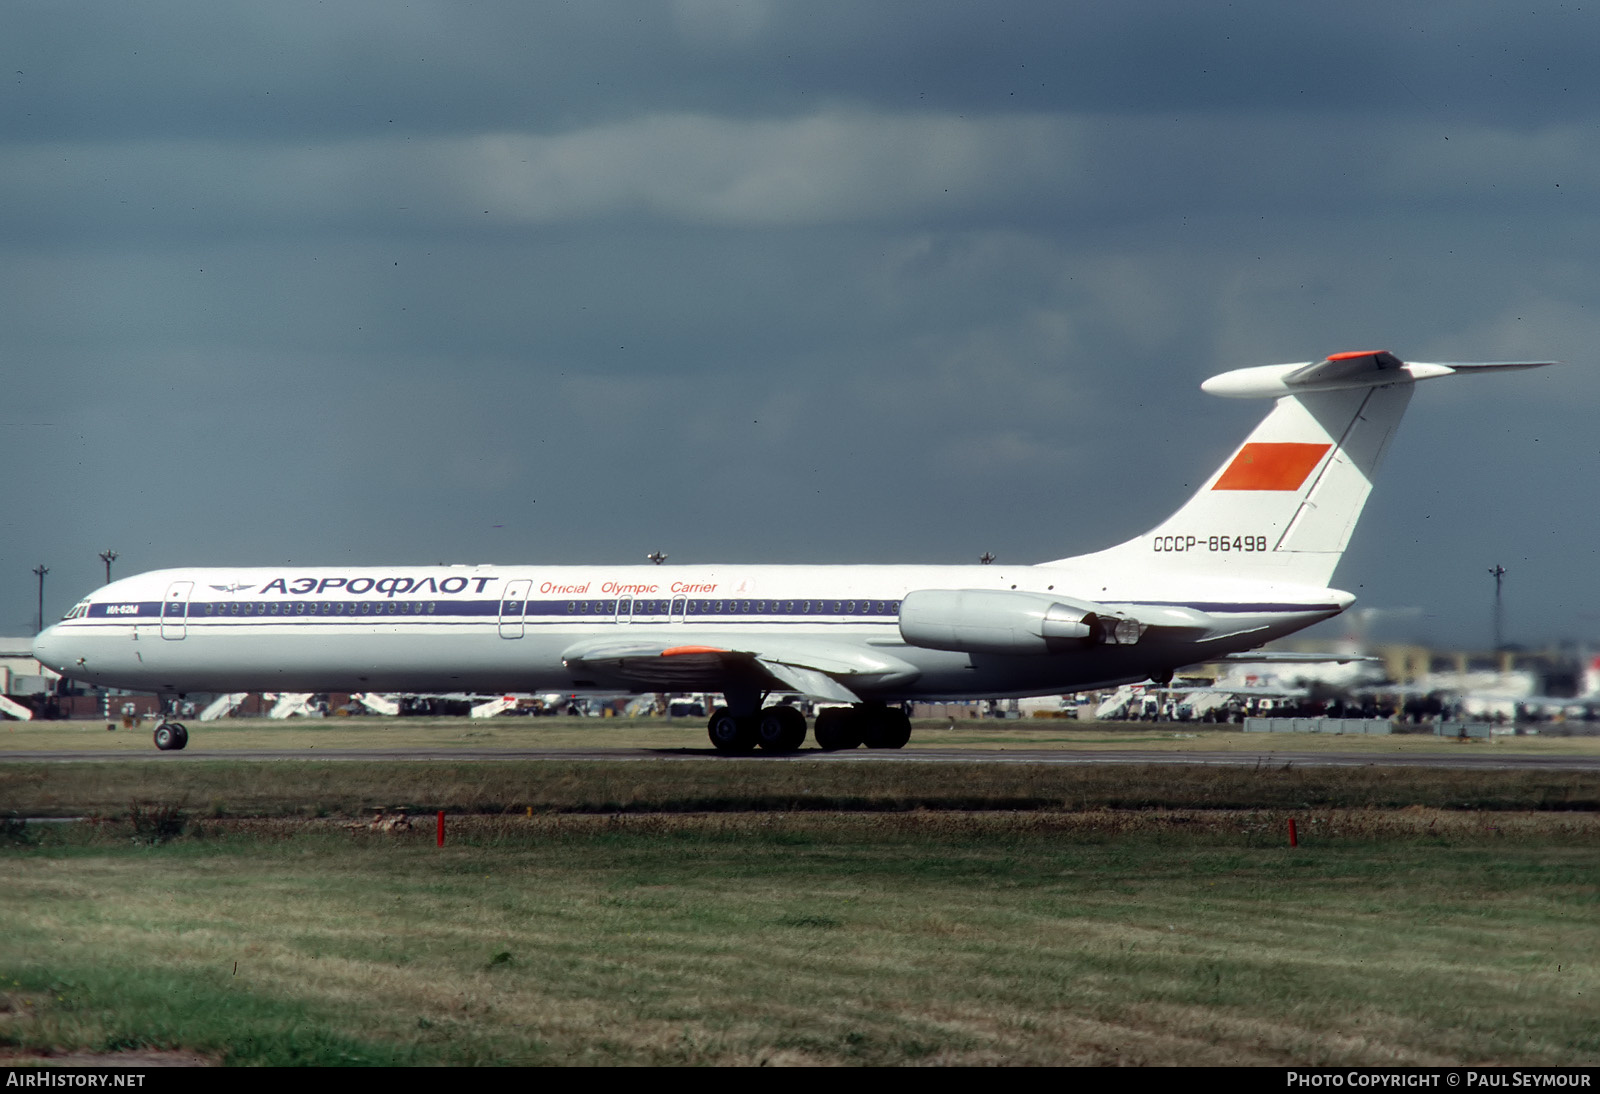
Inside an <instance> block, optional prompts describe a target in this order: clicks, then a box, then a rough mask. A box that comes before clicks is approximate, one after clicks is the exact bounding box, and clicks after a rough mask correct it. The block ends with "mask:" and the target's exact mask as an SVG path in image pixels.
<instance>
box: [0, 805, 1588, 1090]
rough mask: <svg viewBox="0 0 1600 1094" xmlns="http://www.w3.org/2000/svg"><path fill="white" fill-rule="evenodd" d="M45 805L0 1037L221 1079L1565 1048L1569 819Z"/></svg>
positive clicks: (1500, 1057)
mask: <svg viewBox="0 0 1600 1094" xmlns="http://www.w3.org/2000/svg"><path fill="white" fill-rule="evenodd" d="M1283 819H1284V818H1283V817H1282V815H1280V814H1271V813H1263V812H1255V813H1232V812H1229V813H1219V812H1208V813H1192V812H1191V813H1177V812H1155V811H1147V812H1117V811H1089V812H1083V813H1030V814H1014V813H992V814H983V815H969V814H930V813H895V814H872V815H860V814H845V815H828V814H802V815H795V814H725V815H714V816H707V815H686V816H661V815H653V816H651V815H646V816H609V817H607V816H570V815H567V816H560V815H557V816H535V817H533V818H528V817H526V816H524V817H520V818H518V817H509V818H474V819H463V820H459V821H457V822H454V823H453V824H452V828H451V836H450V842H449V843H448V844H447V846H446V847H445V848H443V849H440V848H437V847H435V846H433V838H432V832H431V828H430V827H428V826H424V827H423V828H422V829H421V830H420V831H414V832H410V833H401V834H389V835H377V834H373V833H370V832H366V831H345V830H342V829H340V828H338V827H336V826H333V825H331V824H330V823H329V822H313V821H234V822H228V823H219V822H205V823H204V830H203V831H202V832H201V833H200V834H198V835H195V834H189V835H186V836H183V837H180V838H178V839H175V840H171V841H169V842H165V843H161V844H157V845H150V844H148V843H145V842H136V841H135V838H134V833H133V830H132V829H131V828H130V827H129V826H127V825H126V824H106V825H101V826H94V827H91V826H82V825H80V826H70V827H62V826H55V827H54V828H53V829H51V831H49V832H48V833H47V834H46V835H45V836H43V837H42V840H43V842H41V843H33V844H26V843H17V844H14V845H13V846H12V847H11V848H10V849H9V850H7V851H5V852H3V857H0V863H3V869H4V872H5V876H6V879H7V884H6V885H5V886H4V888H3V890H0V909H3V915H4V917H5V922H6V923H7V930H6V932H5V935H4V938H3V940H0V1000H3V1004H0V1044H5V1045H9V1046H10V1050H11V1051H12V1052H13V1053H18V1054H21V1055H24V1056H26V1055H28V1054H31V1053H38V1052H42V1051H64V1050H69V1049H76V1050H98V1051H104V1050H117V1049H124V1050H138V1049H149V1048H167V1049H184V1050H188V1051H191V1052H195V1053H199V1054H201V1055H203V1056H205V1057H207V1058H210V1059H215V1060H217V1061H219V1062H227V1063H237V1064H250V1063H262V1064H294V1063H316V1064H338V1063H350V1064H362V1063H369V1064H385V1063H387V1064H396V1063H398V1064H425V1063H454V1064H463V1063H562V1064H570V1063H592V1064H630V1063H642V1064H678V1063H686V1064H757V1063H824V1064H826V1063H835V1064H851V1063H859V1064H911V1063H923V1064H927V1063H934V1064H989V1063H1007V1064H1071V1063H1095V1064H1103V1063H1133V1064H1222V1063H1228V1064H1252V1063H1259V1064H1289V1063H1297V1064H1416V1065H1422V1064H1443V1063H1476V1064H1492V1063H1502V1064H1504V1063H1519V1064H1594V1063H1595V1062H1597V1061H1600V1023H1597V1022H1596V1021H1595V1018H1596V1014H1597V1009H1596V1006H1595V1003H1594V1000H1595V998H1596V993H1597V992H1600V969H1597V967H1596V963H1595V957H1594V955H1595V954H1596V952H1600V915H1597V912H1600V900H1597V890H1596V878H1597V870H1600V854H1597V851H1596V846H1597V839H1596V837H1597V836H1600V825H1597V823H1596V822H1597V817H1596V816H1595V815H1594V814H1589V813H1561V814H1557V813H1543V814H1528V813H1521V814H1497V815H1492V816H1489V815H1483V814H1470V813H1461V812H1440V811H1434V810H1410V811H1392V812H1391V811H1385V812H1377V813H1369V812H1365V811H1344V812H1329V813H1321V814H1315V813H1314V814H1302V815H1301V816H1300V818H1299V819H1300V822H1301V831H1302V832H1303V833H1304V839H1303V843H1302V846H1301V847H1300V848H1299V849H1297V850H1294V851H1291V850H1290V849H1288V847H1287V846H1286V845H1285V842H1284V839H1283V831H1282V822H1283Z"/></svg>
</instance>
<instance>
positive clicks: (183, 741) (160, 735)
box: [155, 722, 189, 752]
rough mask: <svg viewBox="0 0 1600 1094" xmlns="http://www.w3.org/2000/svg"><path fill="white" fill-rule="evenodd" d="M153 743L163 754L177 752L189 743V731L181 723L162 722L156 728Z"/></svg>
mask: <svg viewBox="0 0 1600 1094" xmlns="http://www.w3.org/2000/svg"><path fill="white" fill-rule="evenodd" d="M155 741H156V747H157V748H159V749H160V750H161V751H163V752H179V751H181V750H182V749H183V748H184V746H185V745H187V744H188V743H189V731H188V729H187V728H185V727H184V725H183V723H182V722H162V723H161V724H160V725H158V726H156V732H155Z"/></svg>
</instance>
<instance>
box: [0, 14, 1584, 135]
mask: <svg viewBox="0 0 1600 1094" xmlns="http://www.w3.org/2000/svg"><path fill="white" fill-rule="evenodd" d="M1594 29H1595V28H1594V16H1593V15H1592V14H1591V13H1589V12H1587V11H1585V10H1583V9H1582V8H1579V7H1576V6H1572V5H1555V6H1550V7H1544V8H1539V9H1532V10H1524V9H1521V8H1513V7H1509V6H1507V5H1503V4H1495V3H1482V4H1471V3H1435V4H1407V5H1393V4H1383V3H1377V2H1371V3H1355V4H1341V5H1293V6H1288V5H1283V4H1281V3H1274V2H1270V0H1258V2H1255V3H1234V4H1230V5H1227V6H1226V7H1217V6H1214V5H1197V4H1193V3H1188V2H1183V0H1171V2H1164V3H1138V4H1116V5H1111V4H1063V3H1059V2H1050V0H1041V2H1038V3H1010V4H972V3H964V2H957V0H950V2H946V3H915V4H912V3H902V4H860V3H856V2H853V0H838V2H834V3H825V2H813V3H805V4H788V3H759V2H748V3H746V2H737V0H729V2H718V0H706V2H694V0H684V2H680V3H670V4H669V3H644V2H639V3H603V2H596V3H584V4H572V5H564V4H563V5H557V4H525V3H513V2H506V3H475V4H456V3H432V4H394V3H388V2H367V3H344V4H322V3H309V2H301V3H287V2H286V3H280V4H272V5H262V6H242V7H241V6H230V5H216V4H207V3H202V2H198V0H196V2H190V3H164V4H163V3H155V4H141V5H118V4H98V5H70V6H69V5H59V4H52V3H34V4H19V5H13V7H12V9H11V13H10V17H9V19H8V27H7V30H8V34H7V41H6V44H5V46H4V47H3V48H0V57H3V58H4V60H5V64H6V68H5V71H7V72H8V73H9V74H10V75H11V77H12V79H13V86H12V93H11V95H10V96H8V99H9V107H8V110H7V120H6V129H7V131H9V132H10V133H12V134H14V135H25V136H28V137H30V138H32V139H60V138H66V139H105V138H127V137H129V136H133V135H137V136H140V137H146V138H190V137H197V136H198V137H206V138H211V139H215V138H223V137H239V136H246V137H248V138H250V139H274V138H297V139H313V140H316V139H327V138H333V137H349V136H352V135H357V134H363V133H366V134H371V133H374V132H381V131H384V130H386V129H389V128H390V127H398V128H399V130H400V131H402V132H409V133H434V134H437V133H452V132H459V131H460V130H461V129H462V128H463V123H464V122H466V123H467V124H468V126H469V127H470V128H477V129H486V130H496V129H511V130H517V131H525V132H557V131H562V130H568V129H572V128H578V127H584V126H588V125H593V124H596V123H601V122H605V121H614V120H617V119H621V118H627V117H631V116H633V115H635V114H637V113H638V112H639V110H640V109H641V106H643V105H646V104H648V106H649V108H651V109H654V110H659V111H684V112H690V113H709V114H716V115H720V116H732V117H752V116H772V115H794V114H803V113H809V112H811V111H813V110H815V109H818V108H819V107H825V106H827V105H828V104H829V103H830V102H836V101H844V102H852V103H857V104H870V105H872V106H875V107H880V108H886V109H891V110H924V109H931V110H964V111H975V112H980V113H992V112H998V111H1011V110H1021V111H1025V112H1037V111H1045V112H1057V111H1083V110H1087V111H1109V112H1116V113H1145V112H1165V111H1182V112H1216V111H1223V112H1228V113H1237V112H1257V111H1265V112H1270V113H1279V112H1293V113H1297V114H1298V113H1304V112H1306V111H1313V112H1315V111H1346V112H1348V111H1360V112H1362V113H1364V114H1371V113H1372V112H1375V111H1376V112H1379V113H1384V114H1412V113H1422V114H1428V113H1434V114H1438V113H1441V112H1442V113H1444V114H1445V115H1448V116H1452V117H1458V118H1460V117H1470V118H1476V119H1479V120H1482V121H1489V122H1492V123H1494V124H1506V125H1514V126H1526V125H1530V124H1544V123H1547V122H1550V121H1553V120H1559V119H1561V118H1563V117H1565V118H1571V117H1574V116H1581V114H1582V113H1583V112H1584V111H1586V109H1587V106H1586V104H1587V103H1588V102H1590V101H1592V100H1593V98H1594V90H1595V80H1596V77H1595V75H1594V68H1593V65H1592V64H1590V56H1589V50H1588V49H1587V47H1586V43H1587V42H1591V41H1592V40H1593V39H1592V32H1593V30H1594Z"/></svg>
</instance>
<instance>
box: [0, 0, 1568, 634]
mask: <svg viewBox="0 0 1600 1094" xmlns="http://www.w3.org/2000/svg"><path fill="white" fill-rule="evenodd" d="M1596 29H1597V28H1596V26H1595V17H1594V16H1593V15H1591V14H1590V13H1588V12H1586V11H1583V10H1581V9H1576V8H1571V7H1561V6H1557V7H1550V8H1541V9H1531V10H1522V9H1517V10H1512V9H1511V8H1508V7H1506V6H1504V5H1494V4H1481V5H1476V4H1455V3H1452V4H1436V5H1405V6H1396V5H1379V4H1376V3H1373V4H1352V5H1339V6H1321V5H1319V6H1310V5H1283V4H1278V3H1270V4H1269V3H1246V4H1233V5H1230V6H1227V7H1225V8H1219V7H1215V6H1210V5H1195V4H1192V3H1153V4H1128V5H1105V4H1084V5H1068V4H1060V3H1039V4H1028V3H1008V4H967V3H959V4H958V3H948V4H939V3H916V4H860V3H832V4H830V3H805V4H794V3H777V2H773V3H760V2H738V0H699V2H696V0H682V2H679V3H672V4H658V3H639V4H603V3H583V4H571V5H555V4H521V3H516V4H512V3H506V4H456V3H451V4H411V5H400V4H392V3H349V4H309V3H298V4H296V3H286V4H274V5H265V6H258V7H240V6H229V5H215V4H201V3H185V4H177V3H169V4H153V5H140V6H137V7H134V6H128V5H121V4H103V5H88V6H76V7H68V6H63V5H58V4H22V5H14V6H12V7H11V8H10V9H8V13H7V16H6V25H5V30H6V33H5V34H4V35H0V59H3V60H4V67H3V68H0V73H3V74H4V76H5V79H6V84H5V88H6V92H5V95H4V97H3V99H0V258H3V262H0V353H3V354H4V360H5V361H6V362H7V374H8V375H7V378H8V388H7V404H6V410H5V416H6V417H7V418H8V419H9V420H8V421H7V422H6V430H5V432H4V433H0V438H3V440H0V456H3V457H4V459H5V460H6V464H7V466H8V468H9V469H10V477H11V481H12V482H13V484H14V486H15V490H14V494H15V496H16V497H18V498H19V499H21V503H22V506H23V509H24V511H25V512H26V513H27V516H26V517H25V518H24V519H21V520H19V521H18V522H17V529H16V531H15V533H14V534H13V535H11V536H10V537H8V542H7V544H6V545H5V546H4V547H3V548H0V566H3V567H5V568H7V570H8V572H12V573H13V578H12V579H11V581H10V582H9V583H7V584H6V585H5V587H4V592H3V594H0V597H3V603H4V604H5V605H9V607H8V608H4V607H0V610H5V611H8V612H9V615H8V616H7V617H6V618H9V619H10V620H11V622H10V623H0V631H8V630H9V631H20V630H23V629H25V621H26V618H27V616H28V615H29V614H30V613H31V610H32V609H31V603H32V586H31V584H30V583H29V579H28V577H27V574H26V570H27V568H28V567H31V566H33V565H35V564H37V563H38V562H39V561H41V560H43V561H46V562H48V563H49V564H50V565H52V567H53V573H52V575H51V581H52V585H51V597H52V599H51V605H52V609H53V610H54V609H59V608H64V607H65V606H66V605H67V604H69V603H70V602H71V600H72V598H74V597H75V596H76V595H77V594H78V593H80V592H82V591H84V590H86V589H87V588H89V587H92V585H93V584H94V582H95V579H96V577H95V575H96V574H97V573H98V572H99V566H98V563H97V561H96V560H95V558H94V552H95V551H97V550H100V549H103V548H104V547H105V546H115V547H117V548H118V549H119V550H120V551H122V553H123V558H122V560H121V561H120V562H119V564H118V565H119V570H120V572H131V571H132V570H136V569H146V568H153V567H156V566H165V565H179V564H189V563H210V562H227V563H240V564H244V563H256V562H274V561H282V560H287V559H297V560H299V561H305V562H316V561H374V560H389V561H434V560H437V559H441V558H442V559H452V560H463V559H466V560H485V561H490V560H493V561H506V562H512V561H528V560H552V561H582V560H603V561H635V560H636V559H637V558H638V557H639V556H641V555H642V554H643V552H644V551H646V550H649V549H651V548H654V547H661V548H663V549H666V550H668V551H669V552H670V553H671V554H672V556H673V558H674V559H675V560H690V559H702V560H704V559H712V558H717V559H727V558H743V559H750V560H756V561H805V560H817V561H852V560H871V561H894V560H916V561H959V560H965V559H970V558H974V557H976V556H977V555H978V554H979V553H981V552H982V551H984V550H994V551H996V552H997V553H999V554H1001V555H1002V557H1004V558H1006V559H1009V560H1024V559H1025V560H1036V559H1043V558H1051V557H1058V556H1060V555H1064V554H1067V553H1069V552H1071V551H1074V550H1086V549H1092V548H1094V547H1097V546H1103V545H1105V544H1106V543H1108V542H1111V541H1112V540H1113V539H1116V538H1120V537H1122V536H1126V535H1131V534H1134V533H1137V532H1139V531H1141V530H1143V528H1144V527H1147V526H1148V525H1149V524H1151V523H1153V522H1154V521H1155V520H1157V519H1159V518H1160V517H1161V516H1163V515H1165V513H1166V512H1168V511H1170V509H1171V508H1172V507H1173V506H1174V505H1175V504H1177V503H1178V502H1179V501H1180V500H1181V499H1182V497H1183V496H1184V495H1185V494H1186V493H1187V491H1188V490H1189V489H1192V487H1193V484H1194V482H1195V481H1197V480H1198V478H1200V477H1201V476H1203V475H1204V474H1206V473H1207V472H1208V471H1209V470H1210V469H1211V467H1213V466H1214V465H1215V463H1216V462H1217V461H1218V460H1220V459H1221V458H1222V457H1223V455H1224V454H1225V453H1226V451H1227V450H1228V449H1229V447H1230V446H1231V445H1232V444H1234V443H1236V442H1237V440H1238V438H1239V437H1240V436H1241V435H1242V433H1243V431H1244V430H1245V429H1247V428H1248V426H1249V424H1250V423H1251V422H1252V421H1253V420H1254V418H1255V416H1256V415H1257V414H1258V413H1259V411H1260V410H1261V409H1262V408H1261V407H1258V406H1254V405H1249V404H1227V403H1221V402H1219V401H1216V400H1203V399H1202V397H1201V396H1200V395H1199V394H1198V392H1196V390H1195V385H1196V383H1197V382H1198V381H1199V380H1200V379H1201V378H1203V377H1204V376H1205V375H1207V374H1209V373H1211V372H1214V371H1219V370H1221V369H1223V368H1230V367H1237V366H1240V365H1250V364H1262V363H1267V362H1271V361H1288V360H1304V359H1308V358H1310V357H1312V356H1314V355H1319V354H1322V353H1326V352H1330V351H1336V350H1340V349H1351V348H1378V347H1381V346H1389V347H1390V348H1393V349H1394V350H1396V351H1397V352H1400V353H1402V354H1404V355H1407V356H1410V357H1413V358H1417V359H1446V360H1449V359H1481V358H1486V357H1489V358H1494V357H1504V358H1515V357H1531V358H1543V357H1565V358H1569V359H1575V360H1581V359H1583V358H1584V357H1585V356H1586V355H1587V354H1588V347H1589V346H1591V345H1592V344H1594V341H1595V338H1596V337H1597V336H1600V324H1597V322H1596V317H1595V315H1594V310H1593V305H1592V290H1591V286H1592V285H1593V284H1595V283H1596V274H1597V273H1600V271H1597V270H1596V269H1595V260H1594V258H1593V256H1594V254H1596V253H1597V247H1596V243H1597V242H1600V240H1597V238H1596V237H1597V234H1600V232H1597V228H1600V217H1597V215H1596V214H1597V209H1600V206H1597V202H1596V196H1597V195H1596V193H1595V186H1596V183H1595V181H1594V180H1596V179H1600V170H1597V168H1600V162H1597V158H1600V157H1597V153H1600V141H1597V140H1596V138H1595V137H1594V136H1593V134H1594V133H1595V132H1596V131H1597V130H1596V129H1595V123H1596V121H1597V118H1596V117H1595V110H1596V108H1595V106H1594V104H1595V103H1596V102H1600V96H1597V95H1596V91H1597V90H1600V88H1597V87H1596V77H1595V75H1594V66H1592V64H1591V63H1590V61H1589V58H1588V56H1587V52H1588V51H1587V48H1586V47H1587V43H1589V42H1592V41H1593V40H1594V37H1595V36H1594V31H1595V30H1596ZM1597 396H1600V392H1597V390H1596V383H1595V380H1594V379H1593V376H1592V374H1591V372H1590V371H1586V370H1584V369H1582V368H1578V367H1574V368H1569V369H1568V370H1566V371H1565V372H1563V373H1559V374H1554V373H1553V370H1552V374H1551V375H1537V376H1518V377H1514V378H1497V379H1495V380H1493V381H1481V382H1478V383H1475V384H1474V383H1466V382H1462V383H1459V384H1449V383H1446V384H1436V385H1429V386H1428V387H1427V388H1425V389H1423V390H1422V391H1421V392H1419V395H1418V399H1417V400H1416V402H1415V404H1414V409H1413V411H1412V416H1411V418H1410V419H1408V421H1407V423H1406V426H1405V428H1404V429H1402V431H1401V434H1400V438H1399V440H1398V441H1397V442H1396V446H1395V449H1394V453H1393V456H1392V460H1393V463H1392V465H1391V470H1390V472H1389V474H1388V475H1386V477H1385V479H1384V481H1382V482H1380V485H1379V489H1378V493H1377V494H1376V495H1375V497H1374V501H1373V505H1372V508H1371V510H1370V512H1369V517H1368V518H1367V520H1366V521H1365V522H1364V523H1363V525H1362V530H1361V532H1359V533H1358V536H1357V541H1356V544H1355V545H1354V547H1353V550H1352V554H1351V556H1350V559H1349V560H1348V561H1347V563H1346V567H1345V569H1343V570H1341V573H1340V577H1339V580H1340V581H1346V582H1347V583H1348V584H1350V585H1352V586H1354V585H1357V584H1361V585H1363V586H1364V588H1362V589H1359V590H1358V591H1359V592H1360V593H1361V595H1362V597H1363V600H1364V602H1365V603H1369V604H1377V605H1380V606H1387V605H1395V604H1401V605H1411V604H1416V605H1421V606H1424V607H1425V608H1426V610H1427V611H1428V612H1429V613H1431V616H1432V619H1433V620H1434V621H1436V622H1427V621H1426V620H1425V621H1424V624H1419V625H1428V626H1435V625H1437V626H1438V627H1440V628H1453V629H1455V630H1457V631H1461V630H1470V627H1471V626H1472V625H1473V624H1474V621H1475V620H1476V619H1477V614H1481V613H1477V614H1475V611H1474V609H1471V608H1470V607H1469V606H1468V605H1467V602H1468V601H1469V600H1470V599H1471V598H1472V597H1476V596H1477V593H1479V592H1481V589H1480V588H1479V586H1480V585H1482V584H1483V583H1482V582H1480V581H1479V580H1478V577H1479V574H1478V570H1480V569H1482V568H1483V567H1485V566H1487V565H1489V564H1492V563H1493V562H1494V561H1501V562H1504V563H1505V564H1506V565H1507V566H1508V567H1510V568H1511V569H1512V571H1513V573H1514V575H1515V577H1514V579H1513V580H1514V581H1515V582H1516V584H1515V585H1514V586H1513V588H1515V589H1516V590H1517V591H1518V593H1519V595H1521V596H1523V597H1525V598H1527V599H1526V600H1525V601H1523V603H1524V605H1525V608H1524V610H1525V612H1526V613H1527V614H1526V615H1524V616H1523V617H1522V618H1523V620H1524V621H1526V622H1527V624H1528V626H1529V629H1530V632H1531V635H1540V636H1542V635H1546V634H1549V635H1557V634H1579V633H1585V628H1587V627H1589V624H1588V623H1586V622H1585V620H1586V619H1590V618H1593V619H1594V620H1596V621H1600V615H1595V614H1593V613H1596V612H1600V605H1597V604H1594V603H1592V602H1591V600H1590V596H1589V594H1588V593H1587V592H1584V591H1578V592H1574V591H1573V589H1574V586H1575V585H1576V584H1578V581H1577V577H1576V575H1579V574H1581V573H1583V572H1584V571H1585V569H1586V568H1592V565H1593V557H1592V556H1593V551H1592V550H1591V549H1589V548H1587V547H1586V546H1584V545H1585V544H1588V543H1593V542H1596V541H1600V518H1597V517H1595V516H1594V515H1592V514H1591V513H1590V512H1589V510H1588V508H1587V507H1585V506H1583V505H1582V504H1580V501H1581V499H1577V498H1575V497H1574V494H1575V491H1574V489H1573V488H1572V485H1571V484H1572V483H1573V482H1574V481H1578V482H1581V481H1586V479H1587V478H1588V477H1592V473H1593V470H1594V468H1595V464H1596V462H1597V460H1600V452H1597V451H1596V450H1595V446H1594V444H1593V443H1592V442H1590V441H1588V440H1587V437H1588V435H1589V432H1590V430H1589V427H1588V418H1589V417H1590V416H1592V413H1593V409H1594V407H1595V405H1596V402H1597ZM1580 590H1581V586H1580ZM1585 613H1590V614H1588V615H1586V614H1585ZM1518 618H1519V617H1518V616H1517V615H1516V614H1515V613H1514V614H1513V616H1512V619H1513V626H1515V625H1516V621H1517V619H1518ZM1536 623H1537V629H1535V624H1536ZM1464 640H1467V641H1470V640H1471V638H1470V636H1469V638H1467V639H1464Z"/></svg>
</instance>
